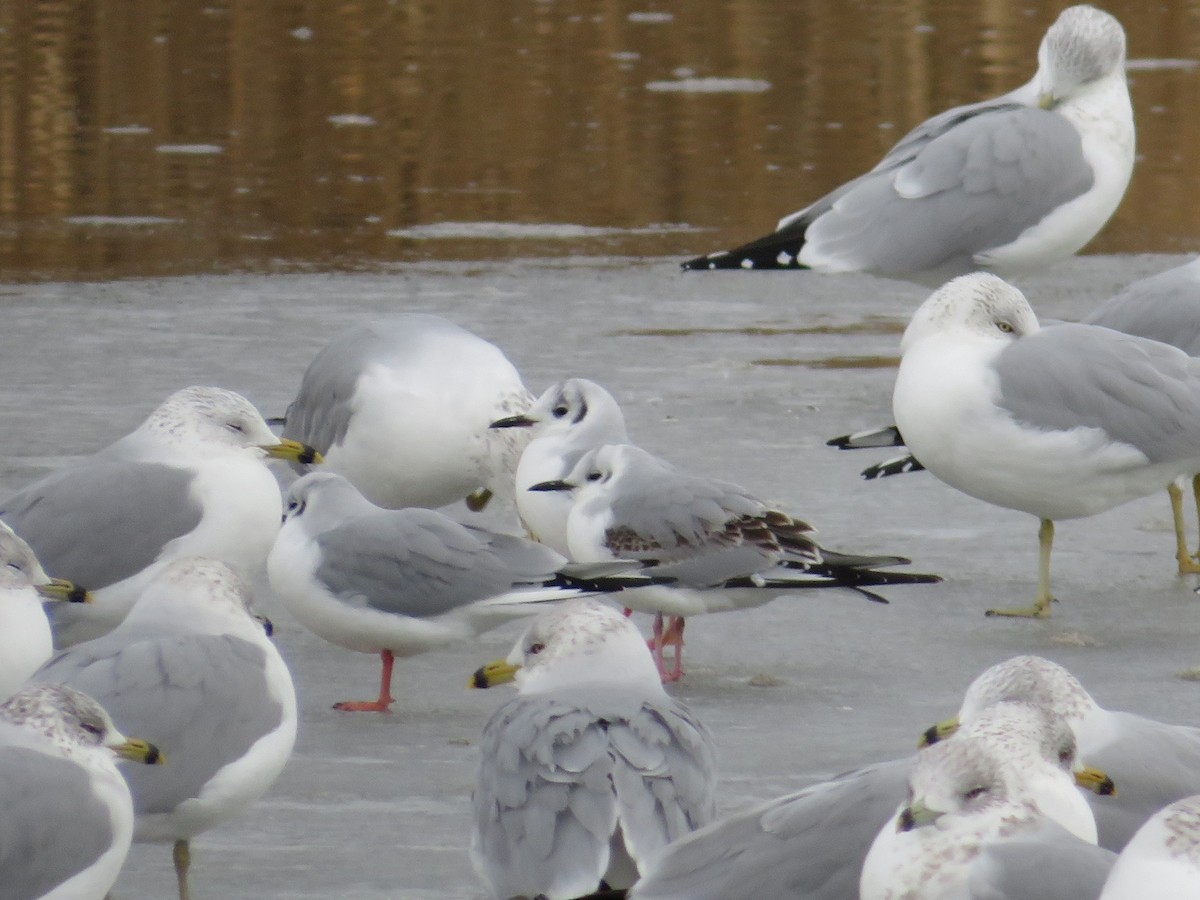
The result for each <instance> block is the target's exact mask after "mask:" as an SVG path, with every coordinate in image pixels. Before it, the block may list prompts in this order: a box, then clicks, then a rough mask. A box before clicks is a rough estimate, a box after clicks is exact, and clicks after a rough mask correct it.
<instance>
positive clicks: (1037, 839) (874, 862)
mask: <svg viewBox="0 0 1200 900" xmlns="http://www.w3.org/2000/svg"><path fill="white" fill-rule="evenodd" d="M1007 756H1008V754H1007V753H1006V751H1005V749H1004V748H1003V747H999V746H997V745H996V744H995V743H994V742H989V741H987V740H984V739H981V738H979V737H975V736H966V735H964V736H962V737H961V738H955V739H954V740H953V741H948V742H946V743H945V744H939V745H937V746H935V747H930V748H929V749H928V750H925V751H923V752H921V753H920V754H918V755H917V760H916V762H915V763H914V764H913V769H912V772H911V773H910V775H909V779H908V785H909V792H908V799H907V800H906V801H905V802H904V803H902V804H901V808H900V810H899V812H898V813H897V814H896V815H895V817H894V818H893V819H892V820H890V821H889V822H888V823H887V824H885V825H884V826H883V828H882V829H881V830H880V832H879V834H878V836H877V837H876V838H875V842H874V843H873V844H872V845H871V849H870V850H869V851H868V853H867V858H866V859H865V860H864V861H863V869H862V877H861V880H860V883H859V893H860V898H861V900H904V898H914V897H920V898H921V900H984V898H997V897H1003V898H1006V900H1093V898H1095V897H1097V896H1098V895H1099V893H1100V890H1101V888H1102V886H1103V884H1104V879H1105V878H1106V877H1107V875H1108V871H1109V869H1110V868H1111V866H1112V861H1113V859H1114V858H1115V857H1114V854H1113V853H1111V852H1110V851H1107V850H1104V849H1102V848H1100V847H1097V846H1096V845H1095V844H1094V843H1089V842H1088V841H1086V840H1082V839H1080V838H1079V837H1077V836H1076V835H1074V834H1072V833H1071V832H1070V831H1068V830H1067V829H1066V828H1064V827H1063V826H1062V825H1060V824H1059V823H1058V822H1057V821H1056V820H1055V819H1054V818H1053V817H1052V816H1051V815H1050V814H1049V813H1048V811H1047V810H1046V809H1045V808H1044V806H1045V805H1046V803H1047V794H1046V791H1045V789H1044V787H1042V786H1040V785H1038V784H1034V783H1032V781H1031V780H1030V779H1029V778H1028V777H1027V776H1028V774H1029V770H1028V769H1027V768H1026V767H1023V766H1014V765H1006V759H1007ZM1060 774H1061V776H1062V782H1063V789H1064V790H1070V787H1069V781H1068V777H1067V775H1066V774H1065V773H1060ZM1118 790H1120V787H1119V786H1118Z"/></svg>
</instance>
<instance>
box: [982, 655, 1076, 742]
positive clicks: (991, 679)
mask: <svg viewBox="0 0 1200 900" xmlns="http://www.w3.org/2000/svg"><path fill="white" fill-rule="evenodd" d="M1009 700H1012V701H1018V702H1023V703H1029V704H1032V705H1035V706H1040V707H1043V708H1044V709H1047V710H1049V711H1050V712H1051V713H1053V714H1054V715H1055V716H1058V717H1060V718H1061V719H1062V720H1063V721H1064V722H1066V724H1067V725H1069V726H1070V727H1071V728H1072V729H1076V728H1078V726H1079V725H1080V724H1082V723H1083V722H1084V721H1085V720H1086V719H1087V718H1088V717H1090V716H1091V715H1092V714H1093V713H1095V712H1096V711H1098V710H1099V708H1100V707H1099V706H1098V705H1097V704H1096V701H1095V700H1093V699H1092V697H1091V695H1090V694H1089V693H1088V692H1087V691H1086V690H1084V687H1083V685H1082V684H1080V683H1079V681H1078V679H1076V678H1075V676H1074V675H1072V674H1071V673H1070V672H1068V671H1067V670H1066V669H1064V668H1063V667H1062V666H1060V665H1058V664H1057V663H1053V662H1051V661H1050V660H1048V659H1043V658H1042V657H1040V656H1014V657H1013V658H1012V659H1008V660H1005V661H1004V662H1002V663H997V664H996V665H994V666H992V667H991V668H989V669H987V670H985V671H984V672H983V673H982V674H981V675H980V676H979V677H978V678H976V679H975V680H974V681H973V682H971V686H970V687H969V688H967V692H966V694H965V695H964V696H963V702H962V706H961V707H960V708H959V711H958V718H959V721H961V722H962V723H964V724H969V723H970V722H972V721H973V720H974V719H976V718H978V717H979V716H980V715H982V714H983V711H984V710H986V709H987V708H988V707H990V706H994V705H995V704H997V703H1002V702H1004V701H1009Z"/></svg>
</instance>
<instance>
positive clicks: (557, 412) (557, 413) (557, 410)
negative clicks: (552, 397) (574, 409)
mask: <svg viewBox="0 0 1200 900" xmlns="http://www.w3.org/2000/svg"><path fill="white" fill-rule="evenodd" d="M550 412H551V414H552V415H553V416H554V418H556V419H561V418H562V417H563V416H565V415H566V414H567V413H568V412H570V410H568V409H567V408H566V407H565V406H563V405H562V404H559V405H558V406H556V407H554V409H552V410H550Z"/></svg>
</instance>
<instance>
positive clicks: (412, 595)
mask: <svg viewBox="0 0 1200 900" xmlns="http://www.w3.org/2000/svg"><path fill="white" fill-rule="evenodd" d="M285 505H286V510H285V512H284V524H283V528H282V529H281V530H280V532H279V537H278V538H277V539H276V541H275V546H274V547H273V548H272V550H271V554H270V556H269V558H268V560H267V573H268V576H269V577H270V580H271V588H272V590H273V591H274V593H275V594H276V596H278V597H279V599H280V602H281V603H283V605H284V606H286V607H287V608H288V610H289V611H290V612H291V613H292V615H294V616H295V617H296V619H297V620H298V621H299V622H300V624H302V625H303V626H304V627H305V628H307V629H309V630H310V631H312V632H313V633H314V634H316V635H318V636H320V637H322V638H324V639H325V640H327V641H330V642H331V643H333V644H336V645H338V646H339V647H345V648H346V649H348V650H355V651H358V652H359V653H378V654H379V656H380V659H381V661H382V673H381V677H380V685H379V697H378V698H377V699H375V700H369V701H344V702H341V703H338V704H336V706H335V707H334V708H335V709H341V710H346V711H374V712H387V710H388V708H389V707H390V706H391V704H392V703H393V702H394V700H393V697H392V694H391V683H392V666H393V663H394V662H395V657H397V656H401V657H404V656H414V655H416V654H418V653H424V652H426V651H429V650H433V649H436V648H438V647H446V646H450V645H452V644H456V643H461V642H462V641H466V640H470V639H472V638H474V637H475V636H476V635H478V634H479V633H480V632H482V631H485V630H487V629H489V628H494V627H496V626H497V625H501V624H503V623H505V622H508V621H511V620H512V619H514V618H518V617H521V616H527V615H530V614H532V613H535V612H537V611H538V609H537V604H541V603H546V602H548V601H554V600H562V599H564V598H567V597H573V596H577V595H579V594H580V593H581V592H582V590H583V589H584V587H582V586H583V585H586V586H587V587H589V588H597V587H599V589H603V587H600V585H603V584H608V583H612V584H613V586H614V587H617V586H619V585H620V584H623V583H625V582H624V580H622V579H617V580H616V581H614V580H613V579H614V578H615V576H608V577H607V578H601V579H595V580H593V581H588V582H585V581H583V580H581V579H575V578H570V577H566V576H563V575H561V574H560V569H562V567H563V566H564V565H565V564H566V562H567V561H566V559H564V558H563V557H562V556H560V555H559V554H558V553H556V552H555V551H554V550H552V549H550V548H549V547H546V546H543V545H541V544H538V543H535V542H533V541H528V540H526V539H524V538H520V537H517V536H515V535H508V534H498V533H496V532H492V531H488V530H486V529H483V528H476V527H473V526H468V525H461V524H459V523H458V522H455V521H454V520H452V519H450V518H448V517H446V516H444V515H442V514H441V513H439V512H437V511H435V510H431V509H421V508H415V507H414V508H412V509H396V510H393V509H383V508H381V507H379V506H376V505H375V504H373V503H372V502H371V501H370V500H368V499H367V498H366V497H364V496H363V495H362V494H361V493H360V492H359V491H358V489H357V488H355V487H354V485H352V484H351V483H350V482H349V481H347V480H346V479H345V478H343V477H342V476H340V475H334V474H333V473H331V472H314V473H312V474H309V475H305V476H304V477H302V478H300V479H298V480H297V481H296V482H295V483H294V484H293V485H292V486H291V488H290V489H289V490H288V493H287V498H286V503H285ZM632 583H645V579H644V578H641V577H635V578H633V579H632Z"/></svg>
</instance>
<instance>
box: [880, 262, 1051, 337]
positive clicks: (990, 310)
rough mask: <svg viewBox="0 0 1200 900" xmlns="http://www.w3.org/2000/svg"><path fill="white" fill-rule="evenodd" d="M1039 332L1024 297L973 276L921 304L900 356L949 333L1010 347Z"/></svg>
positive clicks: (987, 277)
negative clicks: (933, 336) (915, 346)
mask: <svg viewBox="0 0 1200 900" xmlns="http://www.w3.org/2000/svg"><path fill="white" fill-rule="evenodd" d="M1038 328H1039V325H1038V320H1037V316H1035V315H1034V314H1033V309H1031V308H1030V306H1029V301H1028V300H1026V299H1025V295H1024V294H1022V293H1021V292H1020V291H1019V290H1017V288H1015V287H1013V286H1012V285H1011V284H1009V283H1008V282H1007V281H1005V280H1004V279H1002V278H998V277H997V276H995V275H992V274H991V273H988V272H973V273H971V274H970V275H962V276H960V277H958V278H955V279H954V280H953V281H950V282H947V283H946V284H944V285H942V286H941V287H940V288H938V289H937V290H936V291H934V292H933V294H932V295H931V296H930V297H929V299H927V300H926V301H925V302H924V303H922V304H921V306H920V307H919V308H918V309H917V311H916V313H914V314H913V317H912V321H911V322H909V324H908V328H907V329H905V331H904V337H903V338H902V339H901V341H900V352H901V353H902V354H903V353H906V352H908V350H909V348H911V347H912V346H913V345H914V344H916V343H918V342H919V341H921V340H922V339H924V338H926V337H929V336H930V335H935V334H941V333H944V332H947V331H953V332H956V333H959V334H963V335H964V336H966V335H970V336H971V337H972V338H975V339H977V340H985V341H988V340H990V341H997V342H1001V343H1008V342H1011V341H1014V340H1016V339H1017V338H1019V337H1023V336H1025V335H1029V334H1033V333H1034V332H1036V331H1037V330H1038Z"/></svg>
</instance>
